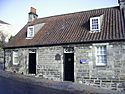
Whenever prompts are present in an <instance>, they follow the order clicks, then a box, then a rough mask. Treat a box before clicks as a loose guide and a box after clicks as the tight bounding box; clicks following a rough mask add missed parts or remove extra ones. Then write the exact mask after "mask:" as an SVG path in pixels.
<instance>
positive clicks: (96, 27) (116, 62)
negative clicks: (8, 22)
mask: <svg viewBox="0 0 125 94" xmlns="http://www.w3.org/2000/svg"><path fill="white" fill-rule="evenodd" d="M124 26H125V0H119V6H116V7H110V8H101V9H95V10H89V11H82V12H76V13H70V14H64V15H57V16H51V17H45V18H38V15H37V14H36V9H35V8H33V7H31V11H30V13H29V19H28V23H27V24H26V25H25V26H24V27H23V28H22V29H21V30H20V31H19V32H18V33H17V35H16V36H15V37H14V38H13V39H12V40H11V41H10V42H9V43H8V44H7V45H6V46H5V48H4V50H5V70H6V71H12V72H16V73H22V74H24V75H36V76H39V77H41V78H46V79H49V80H55V81H73V82H77V83H84V84H87V85H93V86H98V87H103V88H108V89H113V90H124V82H125V27H124Z"/></svg>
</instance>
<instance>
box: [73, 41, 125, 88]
mask: <svg viewBox="0 0 125 94" xmlns="http://www.w3.org/2000/svg"><path fill="white" fill-rule="evenodd" d="M96 45H98V44H96ZM99 45H101V44H99ZM75 57H76V60H75V63H76V69H75V70H76V71H75V72H76V76H75V77H76V82H78V83H84V84H87V85H94V86H97V87H103V88H107V89H112V90H124V82H125V43H123V42H119V43H108V44H107V65H106V66H96V65H95V62H96V59H95V48H94V45H84V46H79V47H76V48H75ZM80 59H84V60H87V63H86V64H80V62H79V61H80Z"/></svg>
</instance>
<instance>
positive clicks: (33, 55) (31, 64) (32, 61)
mask: <svg viewBox="0 0 125 94" xmlns="http://www.w3.org/2000/svg"><path fill="white" fill-rule="evenodd" d="M29 74H36V53H29Z"/></svg>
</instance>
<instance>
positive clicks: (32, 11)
mask: <svg viewBox="0 0 125 94" xmlns="http://www.w3.org/2000/svg"><path fill="white" fill-rule="evenodd" d="M28 16H29V17H28V22H31V21H33V20H34V19H36V18H37V17H38V15H37V14H36V9H35V8H33V7H31V8H30V12H29V15H28Z"/></svg>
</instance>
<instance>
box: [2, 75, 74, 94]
mask: <svg viewBox="0 0 125 94" xmlns="http://www.w3.org/2000/svg"><path fill="white" fill-rule="evenodd" d="M0 94H74V93H71V92H67V91H61V90H55V89H50V88H45V87H41V86H37V85H32V84H31V83H25V82H21V81H18V80H12V79H9V78H4V77H1V76H0Z"/></svg>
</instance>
